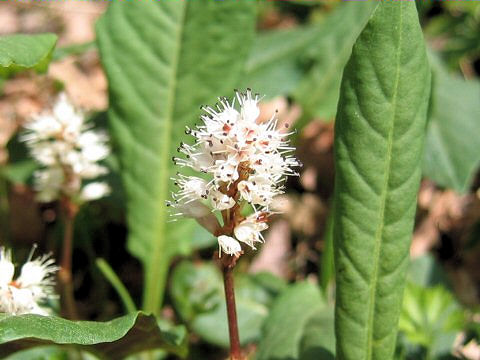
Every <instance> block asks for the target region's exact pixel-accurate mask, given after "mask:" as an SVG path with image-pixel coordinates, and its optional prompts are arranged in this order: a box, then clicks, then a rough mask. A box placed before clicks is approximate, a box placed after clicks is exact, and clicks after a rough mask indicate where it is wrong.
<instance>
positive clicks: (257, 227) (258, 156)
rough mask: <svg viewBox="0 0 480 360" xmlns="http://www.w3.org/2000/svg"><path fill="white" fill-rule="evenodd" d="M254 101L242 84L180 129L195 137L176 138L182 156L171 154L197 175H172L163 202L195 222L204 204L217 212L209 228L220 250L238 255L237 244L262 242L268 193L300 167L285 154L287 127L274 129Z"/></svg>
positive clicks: (287, 150)
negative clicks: (188, 140)
mask: <svg viewBox="0 0 480 360" xmlns="http://www.w3.org/2000/svg"><path fill="white" fill-rule="evenodd" d="M235 102H236V103H237V106H236V105H235ZM258 102H259V96H258V95H252V92H251V90H250V89H247V91H246V92H245V93H240V92H238V91H236V96H235V98H234V99H233V101H231V102H229V101H228V100H227V99H226V98H219V103H217V105H216V107H215V108H212V107H209V106H205V107H202V110H203V111H204V112H205V114H203V115H202V116H201V120H202V122H203V124H201V125H199V126H196V127H195V128H194V129H190V128H187V130H186V134H189V135H192V136H193V137H194V138H195V142H194V143H193V144H192V145H189V144H185V143H183V142H182V143H181V144H180V146H179V148H178V149H177V151H178V152H179V153H180V154H181V155H183V156H180V157H174V158H173V161H174V162H175V163H176V164H177V165H178V166H181V167H187V168H190V169H193V170H194V171H197V172H199V173H200V174H201V175H199V176H200V177H196V176H186V175H182V174H178V177H177V178H176V179H173V180H174V181H175V185H177V186H178V187H179V191H178V192H177V193H174V194H172V197H173V200H172V201H169V202H167V205H168V206H171V207H173V208H175V210H176V211H175V212H174V214H173V215H175V216H185V217H192V218H195V219H197V221H199V222H200V223H202V222H203V221H200V219H204V217H205V215H206V209H210V210H209V211H211V212H214V211H219V212H220V213H221V217H222V219H223V225H222V226H221V225H220V224H218V221H217V222H216V229H213V230H212V226H211V225H212V222H211V221H210V222H209V225H210V226H209V231H211V232H212V233H214V234H215V235H216V236H217V237H218V243H219V247H220V254H221V252H222V251H223V252H224V253H225V254H228V255H235V256H239V255H240V254H241V253H242V247H241V243H244V244H246V245H248V246H250V247H251V248H252V249H255V243H258V242H263V237H262V235H261V232H262V231H263V230H265V229H267V228H268V225H267V220H268V218H269V216H270V215H271V211H270V207H271V204H272V201H273V198H274V197H275V196H277V195H279V194H283V193H284V182H285V179H286V177H287V176H297V175H298V173H297V172H296V171H295V170H294V168H296V167H299V166H301V164H300V162H299V161H298V160H297V159H296V158H295V157H293V156H292V155H290V153H291V152H292V151H293V150H295V148H294V147H292V146H290V144H289V141H288V139H287V138H288V136H289V135H291V134H292V132H288V130H285V129H287V128H288V126H286V127H285V128H282V129H278V128H277V125H278V120H277V118H276V116H275V114H274V115H273V116H272V117H271V118H270V120H268V121H266V122H261V121H260V120H259V118H258V117H259V115H260V109H259V107H258ZM246 204H250V206H251V208H252V210H253V214H251V215H250V216H248V217H245V216H243V215H242V209H243V207H244V206H245V205H246ZM192 208H195V209H197V208H198V209H199V208H201V209H203V211H192V210H193V209H192ZM233 236H235V238H233Z"/></svg>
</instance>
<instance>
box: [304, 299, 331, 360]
mask: <svg viewBox="0 0 480 360" xmlns="http://www.w3.org/2000/svg"><path fill="white" fill-rule="evenodd" d="M300 359H301V360H334V359H335V330H334V311H333V308H331V307H324V308H322V309H320V310H318V311H317V312H316V313H314V314H313V315H312V317H311V318H310V319H309V320H308V322H307V324H306V325H305V329H304V336H303V338H302V342H301V352H300Z"/></svg>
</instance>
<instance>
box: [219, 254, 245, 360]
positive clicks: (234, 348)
mask: <svg viewBox="0 0 480 360" xmlns="http://www.w3.org/2000/svg"><path fill="white" fill-rule="evenodd" d="M231 258H233V257H231ZM222 260H223V259H222ZM222 263H223V283H224V286H225V299H226V302H227V317H228V332H229V334H230V360H241V359H242V352H241V348H240V337H239V335H238V322H237V310H236V307H235V289H234V284H233V267H234V266H235V261H234V262H233V263H230V264H226V263H225V261H222Z"/></svg>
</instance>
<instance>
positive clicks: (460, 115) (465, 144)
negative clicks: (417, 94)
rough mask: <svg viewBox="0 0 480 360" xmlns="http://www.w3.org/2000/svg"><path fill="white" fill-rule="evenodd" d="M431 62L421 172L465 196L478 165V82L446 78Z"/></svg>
mask: <svg viewBox="0 0 480 360" xmlns="http://www.w3.org/2000/svg"><path fill="white" fill-rule="evenodd" d="M432 60H433V61H432V63H434V64H436V66H435V67H433V70H434V71H433V87H432V105H431V106H432V107H431V110H430V112H431V115H430V120H429V123H428V132H427V138H426V144H425V157H424V161H423V173H424V175H425V176H427V177H429V178H430V179H432V180H433V181H435V182H436V183H437V184H438V185H441V186H445V187H447V188H451V189H454V190H456V191H458V192H460V193H465V192H466V191H468V189H469V187H470V184H471V182H472V180H473V177H474V175H475V172H476V170H477V169H478V166H479V164H480V152H479V151H478V149H479V148H480V137H479V136H478V134H479V133H480V124H479V121H478V119H479V118H480V102H479V101H478V99H479V97H480V82H479V81H478V80H464V79H462V78H460V77H459V76H453V75H449V74H447V73H446V71H445V70H444V69H443V68H442V65H441V63H440V62H439V60H437V59H435V58H434V57H433V56H432Z"/></svg>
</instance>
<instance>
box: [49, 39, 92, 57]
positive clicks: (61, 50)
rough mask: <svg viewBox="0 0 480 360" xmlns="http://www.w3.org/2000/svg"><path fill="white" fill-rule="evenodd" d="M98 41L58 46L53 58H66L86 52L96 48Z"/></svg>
mask: <svg viewBox="0 0 480 360" xmlns="http://www.w3.org/2000/svg"><path fill="white" fill-rule="evenodd" d="M96 49H97V43H96V42H95V41H88V42H84V43H80V44H74V45H69V46H62V47H57V48H56V49H55V51H54V52H53V56H52V60H53V61H60V60H63V59H64V58H66V57H67V56H72V55H73V56H75V55H81V54H83V53H86V52H87V51H90V50H96Z"/></svg>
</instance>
